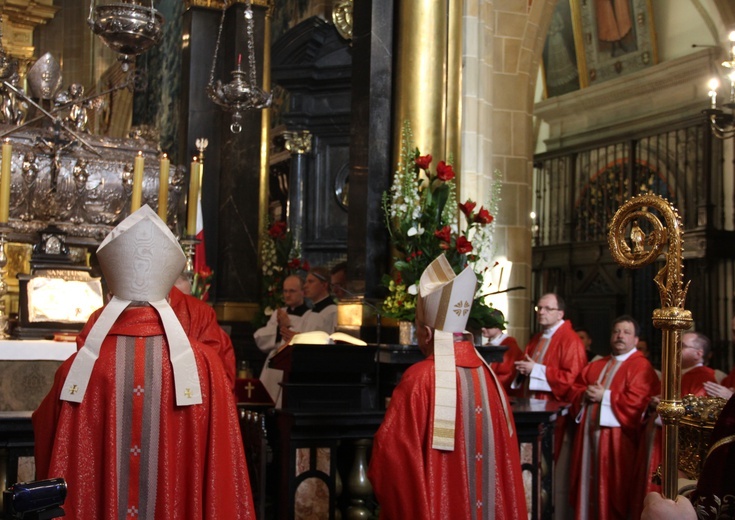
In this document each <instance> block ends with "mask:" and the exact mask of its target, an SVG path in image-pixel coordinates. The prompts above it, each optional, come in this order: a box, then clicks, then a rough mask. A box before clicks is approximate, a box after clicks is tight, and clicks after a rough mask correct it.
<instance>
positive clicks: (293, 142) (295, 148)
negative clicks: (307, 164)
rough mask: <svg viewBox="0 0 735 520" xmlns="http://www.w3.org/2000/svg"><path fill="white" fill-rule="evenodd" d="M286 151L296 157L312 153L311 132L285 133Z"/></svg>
mask: <svg viewBox="0 0 735 520" xmlns="http://www.w3.org/2000/svg"><path fill="white" fill-rule="evenodd" d="M283 139H284V141H285V146H286V150H288V151H289V152H291V153H292V154H296V155H303V154H306V153H310V152H311V142H312V139H311V132H309V131H308V130H301V131H296V132H283Z"/></svg>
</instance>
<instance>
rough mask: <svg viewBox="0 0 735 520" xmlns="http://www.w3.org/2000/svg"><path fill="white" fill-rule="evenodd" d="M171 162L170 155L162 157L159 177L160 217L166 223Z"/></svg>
mask: <svg viewBox="0 0 735 520" xmlns="http://www.w3.org/2000/svg"><path fill="white" fill-rule="evenodd" d="M170 164H171V161H169V160H168V155H166V154H163V156H162V157H161V165H160V173H159V176H158V216H159V217H160V218H161V220H163V221H164V222H166V220H167V218H168V170H169V166H170Z"/></svg>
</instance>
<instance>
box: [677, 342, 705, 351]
mask: <svg viewBox="0 0 735 520" xmlns="http://www.w3.org/2000/svg"><path fill="white" fill-rule="evenodd" d="M685 348H692V349H694V350H702V349H701V348H699V347H695V346H694V345H684V344H683V343H682V347H681V349H682V350H684V349H685Z"/></svg>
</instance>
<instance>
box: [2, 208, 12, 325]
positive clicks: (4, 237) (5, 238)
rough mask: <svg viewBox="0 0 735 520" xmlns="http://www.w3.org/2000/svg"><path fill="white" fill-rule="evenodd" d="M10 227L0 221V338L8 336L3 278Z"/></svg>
mask: <svg viewBox="0 0 735 520" xmlns="http://www.w3.org/2000/svg"><path fill="white" fill-rule="evenodd" d="M11 230H12V228H11V227H10V226H8V224H7V222H4V223H0V338H3V339H5V338H8V337H9V335H8V315H7V314H6V313H5V296H6V295H7V294H8V283H7V282H6V281H5V279H6V278H7V276H8V270H7V266H8V255H7V254H6V253H5V244H6V243H7V241H8V234H10V231H11Z"/></svg>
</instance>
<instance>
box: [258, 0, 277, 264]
mask: <svg viewBox="0 0 735 520" xmlns="http://www.w3.org/2000/svg"><path fill="white" fill-rule="evenodd" d="M255 3H256V4H261V5H263V6H264V7H265V17H264V19H263V65H262V74H263V83H262V85H261V88H262V89H263V91H265V92H270V91H271V44H270V43H271V22H272V20H273V0H265V1H263V0H259V1H256V2H255ZM270 142H271V109H270V108H264V109H263V111H262V115H261V119H260V170H259V171H260V189H259V191H258V236H261V237H263V236H265V235H266V232H267V228H268V174H269V166H270ZM262 247H263V242H262V240H258V258H259V259H260V258H262V257H263V255H262V254H261V248H262Z"/></svg>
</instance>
